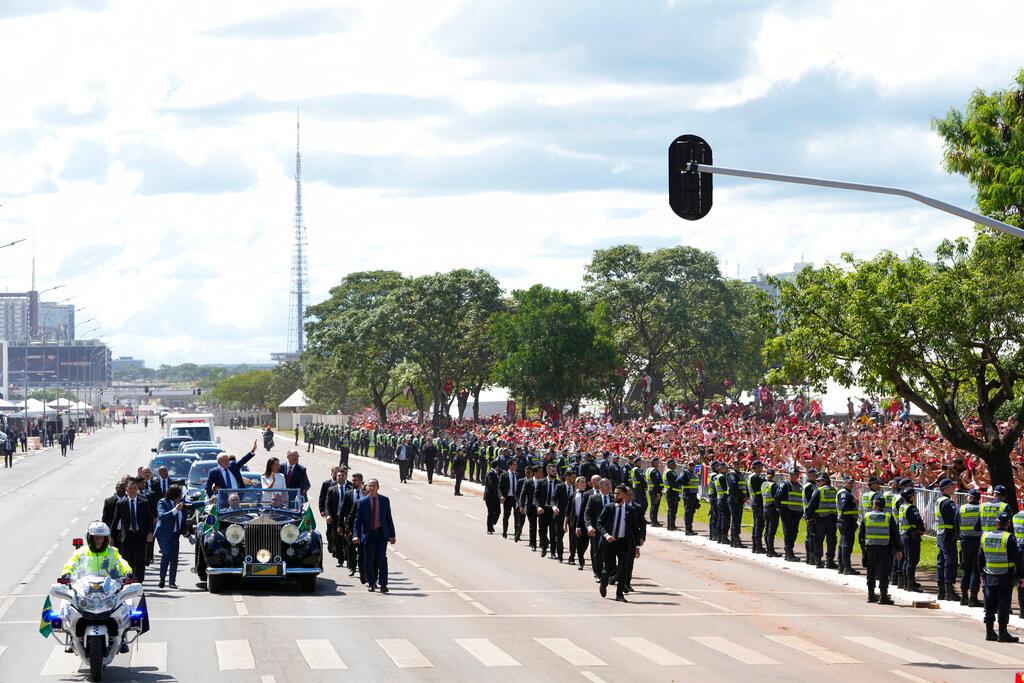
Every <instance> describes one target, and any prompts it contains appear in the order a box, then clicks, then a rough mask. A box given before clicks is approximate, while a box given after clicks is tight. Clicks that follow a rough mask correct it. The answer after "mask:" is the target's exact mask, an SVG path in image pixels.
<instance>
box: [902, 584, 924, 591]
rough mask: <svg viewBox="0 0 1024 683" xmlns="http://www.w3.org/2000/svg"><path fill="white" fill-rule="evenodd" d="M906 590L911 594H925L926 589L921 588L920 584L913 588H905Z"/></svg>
mask: <svg viewBox="0 0 1024 683" xmlns="http://www.w3.org/2000/svg"><path fill="white" fill-rule="evenodd" d="M904 590H906V591H909V592H911V593H924V589H923V588H921V585H920V584H917V585H915V586H914V587H913V588H905V589H904Z"/></svg>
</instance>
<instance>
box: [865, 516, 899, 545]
mask: <svg viewBox="0 0 1024 683" xmlns="http://www.w3.org/2000/svg"><path fill="white" fill-rule="evenodd" d="M890 519H892V514H890V513H888V512H884V511H876V510H871V511H870V512H867V513H866V514H865V515H864V543H865V544H867V545H889V540H890V539H889V520H890Z"/></svg>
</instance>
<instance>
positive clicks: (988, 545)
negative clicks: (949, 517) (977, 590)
mask: <svg viewBox="0 0 1024 683" xmlns="http://www.w3.org/2000/svg"><path fill="white" fill-rule="evenodd" d="M995 521H996V528H995V529H994V530H992V531H986V532H985V533H983V534H982V536H981V555H980V557H979V558H978V561H979V563H980V564H981V576H982V581H983V582H984V584H985V640H998V641H999V642H1000V643H1016V642H1019V641H1020V638H1018V637H1017V636H1011V635H1010V633H1009V631H1007V630H1006V625H1007V624H1008V623H1009V621H1010V601H1011V599H1012V597H1013V587H1014V586H1017V585H1019V584H1020V583H1021V582H1022V579H1021V577H1024V558H1022V557H1021V552H1020V549H1019V548H1018V546H1017V541H1016V539H1015V538H1014V537H1013V534H1011V533H1010V532H1009V528H1010V513H1009V512H1007V511H1005V510H1004V511H1003V512H1000V513H999V514H998V515H997V516H996V520H995ZM997 616H998V618H999V634H998V635H997V634H996V631H995V628H994V624H995V621H996V617H997Z"/></svg>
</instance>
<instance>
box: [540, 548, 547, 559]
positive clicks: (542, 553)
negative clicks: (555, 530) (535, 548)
mask: <svg viewBox="0 0 1024 683" xmlns="http://www.w3.org/2000/svg"><path fill="white" fill-rule="evenodd" d="M547 554H548V549H547V548H541V550H540V556H541V557H547Z"/></svg>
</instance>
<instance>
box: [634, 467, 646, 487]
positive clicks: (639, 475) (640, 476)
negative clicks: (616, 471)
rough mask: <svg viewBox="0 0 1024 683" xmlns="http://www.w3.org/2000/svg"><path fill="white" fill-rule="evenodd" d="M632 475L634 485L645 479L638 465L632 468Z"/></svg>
mask: <svg viewBox="0 0 1024 683" xmlns="http://www.w3.org/2000/svg"><path fill="white" fill-rule="evenodd" d="M632 477H633V484H634V485H637V484H642V483H643V482H644V481H646V479H645V477H644V471H643V470H641V469H640V468H639V467H634V468H633V471H632Z"/></svg>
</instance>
